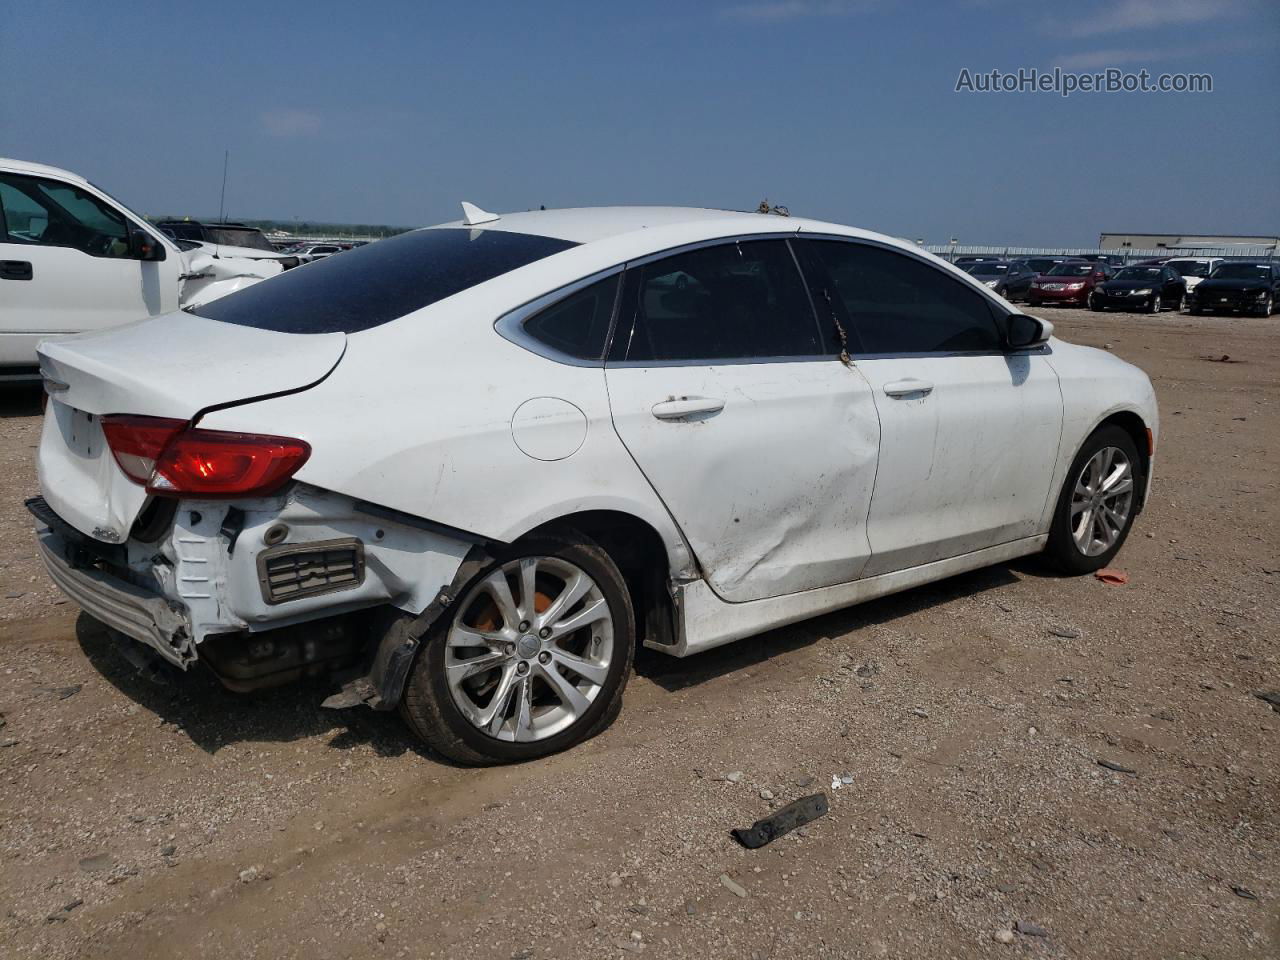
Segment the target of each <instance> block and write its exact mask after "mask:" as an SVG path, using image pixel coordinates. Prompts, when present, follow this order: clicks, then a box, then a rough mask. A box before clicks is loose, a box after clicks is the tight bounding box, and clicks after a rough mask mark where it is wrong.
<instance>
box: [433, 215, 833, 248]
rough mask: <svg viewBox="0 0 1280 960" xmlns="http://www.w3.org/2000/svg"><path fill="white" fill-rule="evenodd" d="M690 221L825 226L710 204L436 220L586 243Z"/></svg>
mask: <svg viewBox="0 0 1280 960" xmlns="http://www.w3.org/2000/svg"><path fill="white" fill-rule="evenodd" d="M694 224H705V225H708V226H710V225H713V224H714V225H717V226H722V227H723V229H724V232H725V233H726V234H732V233H734V232H738V231H741V232H743V233H748V232H753V231H755V232H762V233H763V232H767V233H775V232H786V231H796V230H802V229H806V228H808V229H813V228H814V227H815V226H830V225H828V224H819V222H818V221H814V220H806V219H804V218H802V217H780V216H776V215H765V214H759V213H746V212H742V211H736V210H710V209H706V208H702V207H569V208H565V209H560V210H529V211H525V212H523V213H504V214H500V215H498V216H497V219H496V220H488V221H485V222H483V223H478V224H474V225H472V224H467V223H465V222H463V221H461V220H455V221H453V222H451V223H442V224H439V225H438V226H440V227H471V228H472V229H475V230H503V231H509V232H511V233H528V234H533V235H534V236H541V237H555V238H557V239H560V240H568V241H570V242H572V243H591V242H593V241H595V240H605V239H608V238H609V237H617V236H621V235H622V234H626V233H633V232H635V231H637V230H647V229H654V228H659V227H674V226H691V225H694ZM843 229H844V228H842V230H843Z"/></svg>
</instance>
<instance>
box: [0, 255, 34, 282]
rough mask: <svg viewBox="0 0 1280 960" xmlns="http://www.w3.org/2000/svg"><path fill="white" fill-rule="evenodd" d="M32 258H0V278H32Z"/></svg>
mask: <svg viewBox="0 0 1280 960" xmlns="http://www.w3.org/2000/svg"><path fill="white" fill-rule="evenodd" d="M33 275H34V274H33V273H32V270H31V261H30V260H0V280H30V279H31V278H32V276H33Z"/></svg>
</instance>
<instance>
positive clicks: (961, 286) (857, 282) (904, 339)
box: [801, 240, 1001, 354]
mask: <svg viewBox="0 0 1280 960" xmlns="http://www.w3.org/2000/svg"><path fill="white" fill-rule="evenodd" d="M801 242H802V243H803V244H804V245H805V247H806V249H807V251H808V252H809V253H810V254H811V255H812V256H813V257H815V258H816V259H817V261H818V262H819V263H820V265H821V267H822V268H823V271H822V272H825V274H826V277H827V278H828V279H829V282H830V284H831V289H829V290H828V289H821V290H816V291H815V294H816V296H817V297H818V298H824V299H825V298H826V297H828V296H829V297H830V298H831V300H832V301H834V302H833V303H832V306H833V308H836V309H837V312H838V313H840V314H842V315H843V317H845V318H847V320H846V321H845V322H847V323H849V324H851V325H852V327H853V330H851V331H850V335H851V337H852V336H854V335H855V334H856V338H855V342H859V343H860V346H859V348H858V352H860V353H864V354H902V353H961V352H975V351H977V352H991V351H1000V350H1001V341H1000V333H999V330H998V328H997V326H996V321H995V316H994V314H993V312H992V307H991V305H990V304H988V302H987V299H986V298H985V297H984V296H983V295H982V294H981V293H979V292H978V291H977V290H973V289H971V288H970V287H969V286H968V285H966V284H965V283H964V282H962V281H960V280H957V279H956V278H954V277H951V276H949V275H947V274H946V273H945V272H944V271H943V270H941V269H940V268H938V267H935V266H933V265H932V264H929V263H925V262H924V261H923V260H918V259H916V258H915V257H911V256H907V255H906V254H902V253H897V252H895V251H892V250H887V249H885V248H883V247H876V246H872V245H870V244H864V243H846V242H843V241H839V240H805V241H801Z"/></svg>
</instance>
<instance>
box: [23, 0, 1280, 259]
mask: <svg viewBox="0 0 1280 960" xmlns="http://www.w3.org/2000/svg"><path fill="white" fill-rule="evenodd" d="M1063 11H1069V12H1063ZM1054 66H1061V67H1063V68H1064V69H1075V70H1089V71H1092V70H1095V69H1101V68H1105V67H1108V66H1115V67H1120V68H1122V69H1128V70H1135V71H1136V70H1138V69H1142V68H1146V69H1147V70H1149V71H1151V73H1152V74H1153V75H1155V74H1159V73H1162V72H1175V71H1185V72H1198V73H1199V72H1204V73H1210V74H1212V76H1213V81H1214V91H1213V92H1212V93H1211V94H1172V93H1167V94H1138V93H1133V94H1090V95H1085V94H1077V95H1075V96H1073V97H1071V98H1069V99H1063V98H1061V97H1059V96H1058V95H1056V94H1046V93H1040V94H1029V93H1028V94H976V93H956V92H955V90H954V88H955V84H956V79H957V77H958V75H959V73H960V70H961V69H962V68H968V69H970V70H971V71H974V72H979V71H990V70H992V69H999V70H1003V71H1015V70H1017V69H1018V68H1020V67H1023V68H1039V69H1042V70H1044V69H1052V68H1053V67H1054ZM1278 107H1280V2H1278V0H1076V2H1072V3H1043V4H1042V3H1029V2H1025V0H1024V2H1005V0H957V2H953V3H945V2H933V3H927V2H923V0H918V2H912V0H901V2H891V0H879V2H877V0H853V2H840V0H772V2H768V0H766V2H751V0H729V2H725V3H716V2H711V0H704V2H688V0H686V2H683V3H667V2H651V3H640V4H625V5H624V4H612V3H601V2H595V3H558V2H547V3H486V2H481V0H473V2H469V3H466V4H462V3H457V4H435V3H427V2H414V3H399V2H395V3H392V2H387V3H379V2H374V0H364V2H350V0H347V2H340V3H333V2H329V0H313V2H309V3H275V2H273V3H268V2H262V0H259V2H253V3H246V2H240V0H219V2H217V3H208V2H201V3H172V2H171V3H158V2H137V3H101V2H93V3H80V2H57V0H44V2H41V3H30V2H27V0H0V154H2V155H6V156H11V157H19V158H22V159H27V160H38V161H42V162H46V163H53V164H56V165H59V166H64V167H68V168H70V169H72V170H75V171H77V172H79V173H83V174H85V175H86V176H88V177H89V178H90V179H92V180H94V181H95V182H96V183H98V184H100V185H101V186H103V187H104V188H106V189H107V190H108V191H110V192H112V193H114V194H116V195H117V196H119V197H120V198H121V199H122V200H124V201H125V202H126V203H128V204H130V205H131V206H133V207H135V208H136V209H139V210H141V211H144V212H149V213H190V214H192V215H200V216H208V215H211V214H214V213H216V212H217V208H218V189H219V185H220V180H221V174H222V158H223V150H224V149H229V150H230V151H231V166H230V179H229V184H228V188H227V209H228V214H229V215H231V216H240V217H275V218H282V219H292V218H295V217H296V218H300V219H325V220H334V221H342V222H383V223H394V224H406V225H417V224H426V223H434V222H439V221H442V220H448V219H454V218H455V217H456V216H457V215H458V213H457V211H458V201H459V200H462V199H466V200H471V201H472V202H474V203H477V204H479V205H481V206H482V207H485V208H487V209H492V210H516V209H526V208H528V207H531V206H537V205H539V204H545V205H547V206H579V205H589V204H604V203H677V204H694V205H702V206H717V207H733V208H745V207H753V206H754V205H755V204H756V203H758V202H759V201H760V200H761V199H762V198H764V197H768V198H769V199H770V200H771V201H773V202H776V203H783V204H787V205H788V206H789V207H790V208H791V210H792V211H793V212H794V213H797V214H803V215H806V216H814V217H820V218H823V219H829V220H835V221H839V222H844V223H852V224H855V225H858V226H864V227H868V228H871V229H875V230H882V231H884V232H887V233H891V234H894V235H898V236H907V237H912V238H915V237H923V238H925V239H926V240H928V241H929V242H944V241H945V240H946V239H947V238H948V237H951V236H956V237H958V238H959V239H960V240H961V241H962V242H974V243H979V242H992V243H998V242H1008V243H1025V244H1040V243H1043V244H1068V243H1069V244H1087V243H1093V242H1095V241H1096V239H1097V234H1098V232H1099V231H1100V230H1104V229H1106V230H1129V231H1164V230H1170V231H1183V232H1198V231H1205V232H1229V233H1237V232H1238V233H1255V232H1258V233H1268V232H1274V231H1276V230H1280V176H1277V173H1278V172H1280V109H1278Z"/></svg>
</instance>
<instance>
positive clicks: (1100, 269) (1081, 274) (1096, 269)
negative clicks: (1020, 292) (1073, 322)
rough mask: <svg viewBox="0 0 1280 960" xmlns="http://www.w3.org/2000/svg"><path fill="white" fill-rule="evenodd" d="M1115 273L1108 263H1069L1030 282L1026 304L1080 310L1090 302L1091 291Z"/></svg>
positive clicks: (1086, 261) (1060, 265) (1069, 261)
mask: <svg viewBox="0 0 1280 960" xmlns="http://www.w3.org/2000/svg"><path fill="white" fill-rule="evenodd" d="M1114 273H1115V271H1114V270H1112V269H1111V264H1109V263H1090V262H1089V261H1088V260H1068V261H1066V262H1064V263H1059V264H1057V265H1056V266H1054V267H1052V268H1051V269H1050V270H1049V271H1048V272H1047V273H1042V274H1040V275H1039V276H1037V277H1035V278H1034V279H1033V280H1032V281H1031V285H1030V287H1029V288H1028V291H1027V302H1028V303H1030V304H1031V306H1033V307H1038V306H1041V305H1042V304H1045V303H1051V304H1055V305H1058V306H1063V305H1067V304H1071V305H1074V306H1077V307H1083V306H1085V305H1086V304H1087V303H1088V302H1089V296H1090V294H1092V293H1093V288H1094V287H1096V286H1097V285H1098V284H1099V283H1102V282H1103V281H1104V280H1107V279H1109V278H1110V277H1111V276H1112V275H1113V274H1114Z"/></svg>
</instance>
